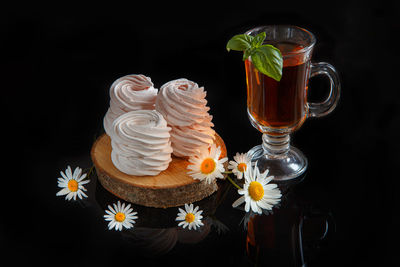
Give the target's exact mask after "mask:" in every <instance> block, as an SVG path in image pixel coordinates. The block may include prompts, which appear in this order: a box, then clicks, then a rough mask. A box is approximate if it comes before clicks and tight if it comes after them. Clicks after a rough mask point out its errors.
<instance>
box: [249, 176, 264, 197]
mask: <svg viewBox="0 0 400 267" xmlns="http://www.w3.org/2000/svg"><path fill="white" fill-rule="evenodd" d="M249 195H250V197H251V198H252V199H253V200H255V201H259V200H260V199H262V198H263V196H264V188H263V186H262V185H261V184H260V183H259V182H256V181H254V182H251V183H250V185H249Z"/></svg>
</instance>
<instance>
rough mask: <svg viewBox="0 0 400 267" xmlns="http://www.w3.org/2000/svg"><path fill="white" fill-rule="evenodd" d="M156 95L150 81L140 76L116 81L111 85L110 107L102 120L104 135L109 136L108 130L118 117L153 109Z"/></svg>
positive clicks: (126, 77)
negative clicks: (130, 112)
mask: <svg viewBox="0 0 400 267" xmlns="http://www.w3.org/2000/svg"><path fill="white" fill-rule="evenodd" d="M157 93H158V90H157V89H155V88H154V87H153V83H152V82H151V79H150V78H149V77H146V76H144V75H142V74H139V75H136V74H132V75H126V76H123V77H121V78H119V79H117V80H116V81H115V82H114V83H113V84H112V85H111V88H110V107H109V109H108V111H107V113H106V115H105V116H104V120H103V125H104V129H105V131H106V133H107V134H108V135H110V128H111V127H112V124H113V122H114V120H115V119H116V118H117V117H118V116H120V115H122V114H124V113H126V112H129V111H133V110H152V109H154V107H155V101H156V97H157Z"/></svg>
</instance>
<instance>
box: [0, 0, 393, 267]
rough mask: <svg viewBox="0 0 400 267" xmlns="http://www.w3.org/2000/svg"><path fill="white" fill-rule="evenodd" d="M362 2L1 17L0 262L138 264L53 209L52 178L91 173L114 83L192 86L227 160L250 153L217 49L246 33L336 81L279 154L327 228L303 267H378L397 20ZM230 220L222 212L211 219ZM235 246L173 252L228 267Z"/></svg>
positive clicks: (318, 84) (81, 10)
mask: <svg viewBox="0 0 400 267" xmlns="http://www.w3.org/2000/svg"><path fill="white" fill-rule="evenodd" d="M367 2H368V3H363V4H360V3H361V2H360V3H357V2H356V1H346V2H345V3H339V2H337V1H332V2H331V3H326V2H325V1H320V2H319V3H313V4H306V3H300V2H297V4H293V5H292V4H289V3H283V2H282V3H277V4H272V3H270V2H265V1H264V2H263V3H262V4H259V3H257V4H256V3H252V4H251V5H250V4H244V3H241V4H234V3H230V4H224V5H222V4H219V3H217V2H214V3H213V4H212V5H209V4H206V3H201V4H200V3H199V2H195V3H189V2H188V3H185V4H184V5H173V4H171V3H167V2H163V3H152V2H149V3H148V4H146V5H137V4H134V3H131V4H130V5H117V4H113V5H111V4H108V3H103V4H101V3H96V5H93V6H83V5H80V6H71V5H61V4H59V5H57V6H56V5H54V6H47V5H46V6H45V5H42V6H41V5H39V4H38V3H35V4H31V6H29V5H22V4H21V5H20V6H19V5H18V4H15V6H13V7H7V8H3V9H2V10H1V11H0V12H1V15H0V22H1V24H0V31H1V42H0V47H1V50H0V51H1V52H0V53H1V60H0V66H1V67H0V71H1V90H2V97H1V101H2V103H3V105H2V106H3V112H2V115H3V124H2V132H3V133H5V135H3V142H4V145H3V146H4V147H5V150H3V151H4V153H5V157H6V161H5V163H3V164H2V165H3V168H2V169H3V172H2V173H3V175H2V177H1V181H2V182H1V184H2V186H1V189H2V193H1V194H2V211H1V215H0V217H1V223H0V245H1V247H2V252H3V253H4V255H8V256H9V257H3V258H2V259H1V260H2V261H4V262H6V261H7V260H9V259H11V260H13V261H14V262H15V263H20V262H21V263H52V264H55V265H62V264H67V263H68V264H77V265H78V264H82V265H84V264H86V265H87V266H91V265H92V264H93V265H96V266H102V264H105V265H110V264H118V263H120V262H121V261H124V262H129V260H130V258H129V257H131V258H132V261H133V262H135V259H136V260H137V261H139V258H137V255H136V256H132V255H135V254H134V252H133V249H131V248H130V247H129V244H127V243H124V242H121V241H120V239H119V236H118V235H117V234H115V233H114V232H111V231H110V232H107V230H105V229H106V228H105V223H104V222H103V221H102V219H101V215H98V214H92V213H95V212H94V211H92V209H89V212H88V211H87V209H84V208H81V207H79V205H77V204H72V203H68V202H66V201H64V200H63V199H62V198H57V197H55V194H56V192H57V187H56V181H57V177H59V171H60V170H65V168H66V166H67V165H71V166H72V167H75V166H80V167H82V168H88V167H90V166H91V162H90V156H89V152H90V148H91V145H92V143H93V140H94V137H95V136H96V134H98V133H99V132H100V131H101V129H102V119H103V116H104V114H105V112H106V110H107V108H108V105H109V96H108V90H109V87H110V85H111V83H112V82H113V81H114V80H116V79H117V78H119V77H121V76H123V75H126V74H145V75H147V76H150V77H151V78H152V81H153V83H154V84H155V87H156V88H159V87H160V86H161V85H162V84H163V83H165V82H167V81H169V80H172V79H177V78H187V79H190V80H193V81H195V82H197V83H198V84H199V85H200V86H204V87H205V90H206V91H207V100H208V103H209V106H210V107H211V111H210V113H211V114H212V115H213V116H214V118H213V122H214V124H215V127H214V128H215V130H216V131H217V132H218V133H219V134H220V135H221V136H222V138H223V139H224V141H225V143H226V145H227V148H228V155H229V156H230V157H232V156H233V155H234V154H235V153H236V152H246V151H247V150H248V149H250V148H251V147H253V146H255V145H257V144H259V143H260V142H261V134H260V133H259V132H257V131H256V130H255V129H254V128H252V126H251V125H250V122H249V121H248V118H247V114H246V103H245V102H246V101H245V99H246V87H245V76H244V64H243V63H242V61H241V54H240V53H238V52H234V51H232V52H229V53H228V52H227V51H226V50H225V44H226V42H227V41H228V40H229V38H230V37H232V36H233V35H235V34H238V33H242V32H244V31H245V30H247V29H249V28H251V27H254V26H258V25H262V24H294V25H297V26H300V27H304V28H306V29H308V30H310V31H311V32H313V33H314V34H315V35H316V37H317V45H316V47H315V50H314V54H313V61H315V62H318V61H326V62H329V63H331V64H332V65H334V66H335V67H336V69H337V70H338V72H339V74H340V77H341V82H342V94H341V99H340V102H339V105H338V106H337V108H336V110H335V111H334V112H333V113H332V114H330V115H328V116H326V117H324V118H320V119H309V120H307V121H306V123H305V124H304V125H303V127H302V128H301V129H300V130H299V131H297V132H296V133H294V134H293V135H292V143H293V144H294V145H295V146H297V147H298V148H299V149H301V150H302V151H303V152H304V153H305V154H306V156H307V157H308V160H309V169H308V171H307V176H306V179H305V181H304V182H303V188H306V189H305V192H307V194H309V195H307V197H308V198H309V199H311V202H313V203H319V204H320V205H321V206H324V207H325V208H328V209H329V210H330V211H331V212H332V213H333V214H334V216H335V220H336V232H335V233H334V235H333V237H332V238H331V240H330V241H329V243H328V245H327V248H326V250H325V252H324V253H323V254H320V255H319V256H317V258H316V263H315V264H314V265H311V266H330V265H339V266H347V265H353V266H361V264H362V265H363V266H365V265H369V264H378V266H389V265H388V264H390V263H391V262H392V261H393V260H394V259H396V258H397V257H395V256H396V253H397V251H398V248H399V246H398V244H397V242H398V241H397V240H398V239H397V238H398V233H399V230H398V225H399V216H398V205H397V203H396V201H397V200H398V193H397V187H396V186H397V183H396V180H397V179H399V172H398V165H399V159H400V158H399V156H398V150H399V144H398V136H399V131H398V130H399V126H398V125H399V123H400V109H399V106H400V104H399V90H398V89H399V86H398V65H397V61H398V60H399V57H398V51H397V46H396V44H397V43H396V42H395V39H394V38H395V37H396V34H397V33H398V32H399V30H400V27H399V26H400V24H399V22H398V18H397V16H398V15H399V12H400V9H399V4H398V3H395V1H393V2H384V1H376V3H372V2H371V1H367ZM327 86H328V83H327V80H325V79H322V78H321V79H319V78H315V79H313V81H311V82H310V88H311V89H310V91H309V92H310V96H309V99H310V100H314V101H318V100H321V99H323V98H324V96H325V94H324V93H326V87H327ZM89 191H90V190H89ZM89 194H91V192H89ZM90 196H91V195H89V198H90ZM231 212H232V211H231V210H230V207H229V205H227V206H226V211H222V212H221V214H223V215H226V216H229V214H230V213H231ZM99 218H100V219H99ZM99 232H101V233H102V234H101V235H99V234H98V233H99ZM236 234H237V235H238V236H240V233H236ZM232 235H234V234H232ZM240 240H241V239H240V238H239V237H238V238H236V237H228V238H227V239H225V242H224V243H223V244H225V245H226V246H220V244H218V243H216V242H217V241H216V240H215V242H214V241H213V240H212V239H211V237H210V238H209V239H208V243H205V244H204V243H203V245H200V248H195V249H193V250H190V249H187V251H186V252H187V253H188V254H187V255H192V256H193V258H201V259H202V260H204V258H207V257H214V258H215V257H219V255H220V254H219V253H221V255H223V257H224V259H226V262H225V263H227V264H229V265H236V264H237V265H242V262H240V261H239V262H236V261H234V260H229V256H230V255H231V256H232V258H233V259H234V258H235V256H234V255H235V253H236V252H235V251H238V250H235V248H237V247H239V250H240V248H242V247H243V244H239V243H238V242H241V241H240ZM213 242H214V243H215V244H217V245H215V246H218V249H213V251H212V252H210V250H207V248H205V247H204V246H211V247H212V245H210V244H213ZM235 242H236V245H235ZM215 246H214V248H215ZM241 246H242V247H241ZM197 249H199V251H200V252H199V253H197ZM230 251H231V254H230V253H229V252H230ZM186 252H185V253H186ZM206 253H210V254H209V255H207V254H206ZM243 253H244V252H243ZM129 255H131V256H129ZM178 255H180V254H178ZM185 255H186V254H185ZM175 256H176V257H174V255H172V256H171V257H170V258H168V259H169V260H170V261H167V262H168V263H176V264H178V265H181V264H182V265H184V264H185V265H187V264H190V263H189V262H188V261H189V260H190V258H184V259H180V258H179V257H178V256H177V255H175ZM163 260H165V258H164V259H163ZM150 262H151V261H150ZM220 262H222V263H223V262H224V261H223V260H220ZM192 264H194V263H192ZM274 264H276V266H280V265H279V263H274ZM194 265H195V264H194ZM274 266H275V265H274Z"/></svg>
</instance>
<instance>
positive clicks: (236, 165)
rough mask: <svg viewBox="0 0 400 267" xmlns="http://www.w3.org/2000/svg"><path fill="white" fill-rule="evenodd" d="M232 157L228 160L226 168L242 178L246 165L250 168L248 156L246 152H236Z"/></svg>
mask: <svg viewBox="0 0 400 267" xmlns="http://www.w3.org/2000/svg"><path fill="white" fill-rule="evenodd" d="M233 159H234V160H231V161H229V166H228V169H230V170H232V172H233V174H235V175H236V177H237V178H238V179H242V178H243V174H244V172H245V171H246V170H247V167H250V168H251V161H250V158H249V157H248V156H247V153H243V154H239V153H236V156H234V157H233Z"/></svg>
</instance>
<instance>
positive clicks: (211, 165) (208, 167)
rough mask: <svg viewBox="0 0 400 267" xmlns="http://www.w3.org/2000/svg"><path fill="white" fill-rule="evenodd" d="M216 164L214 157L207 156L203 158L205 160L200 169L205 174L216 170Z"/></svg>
mask: <svg viewBox="0 0 400 267" xmlns="http://www.w3.org/2000/svg"><path fill="white" fill-rule="evenodd" d="M215 167H216V164H215V161H214V159H212V158H206V159H205V160H203V162H202V163H201V166H200V171H201V172H202V173H203V174H210V173H212V172H213V171H214V170H215Z"/></svg>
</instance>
